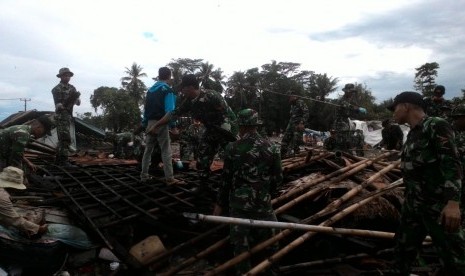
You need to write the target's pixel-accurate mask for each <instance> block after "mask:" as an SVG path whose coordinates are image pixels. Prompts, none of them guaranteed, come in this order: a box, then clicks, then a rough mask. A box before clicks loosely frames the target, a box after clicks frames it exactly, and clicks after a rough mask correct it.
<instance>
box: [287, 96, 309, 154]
mask: <svg viewBox="0 0 465 276" xmlns="http://www.w3.org/2000/svg"><path fill="white" fill-rule="evenodd" d="M289 103H290V104H291V110H290V116H289V117H290V118H289V123H288V124H287V127H286V131H285V132H284V136H283V139H282V140H281V158H284V157H285V156H286V155H287V151H288V149H289V145H292V146H293V150H294V154H297V153H298V152H299V146H300V145H303V144H304V141H303V133H304V130H305V124H306V123H307V121H308V116H309V113H308V107H307V105H306V104H305V103H304V101H303V100H302V99H300V98H299V97H298V95H297V93H296V92H291V93H290V95H289Z"/></svg>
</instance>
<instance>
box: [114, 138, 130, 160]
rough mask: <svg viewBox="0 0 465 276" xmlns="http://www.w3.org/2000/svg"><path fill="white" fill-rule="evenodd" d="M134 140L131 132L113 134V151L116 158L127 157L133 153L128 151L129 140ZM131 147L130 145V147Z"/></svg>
mask: <svg viewBox="0 0 465 276" xmlns="http://www.w3.org/2000/svg"><path fill="white" fill-rule="evenodd" d="M133 141H134V135H133V134H132V133H131V132H122V133H118V134H116V135H115V140H114V153H115V156H116V157H117V158H121V159H124V158H128V157H131V156H132V155H134V152H133V153H129V150H128V149H129V146H128V143H129V142H133ZM131 149H132V147H131Z"/></svg>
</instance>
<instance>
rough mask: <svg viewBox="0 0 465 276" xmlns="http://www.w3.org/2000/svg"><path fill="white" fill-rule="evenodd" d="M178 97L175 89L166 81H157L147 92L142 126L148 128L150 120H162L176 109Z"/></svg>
mask: <svg viewBox="0 0 465 276" xmlns="http://www.w3.org/2000/svg"><path fill="white" fill-rule="evenodd" d="M175 103H176V96H175V95H174V91H173V89H171V87H170V86H169V85H168V84H167V83H166V82H164V81H157V82H156V83H155V84H154V85H153V86H152V87H150V88H149V90H148V91H147V95H146V97H145V109H144V118H143V119H142V126H144V127H147V123H148V121H149V120H160V119H161V118H163V116H165V114H166V113H168V112H171V111H173V110H174V108H175Z"/></svg>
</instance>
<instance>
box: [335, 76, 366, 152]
mask: <svg viewBox="0 0 465 276" xmlns="http://www.w3.org/2000/svg"><path fill="white" fill-rule="evenodd" d="M342 91H344V95H343V96H342V97H341V99H339V102H338V104H339V107H338V108H337V109H336V119H335V120H334V123H333V127H332V128H333V129H335V130H336V131H337V132H338V138H339V139H340V140H341V141H342V142H341V144H344V145H349V146H348V147H346V148H344V149H341V150H344V151H350V149H353V148H355V150H356V152H357V153H358V154H361V155H362V156H363V149H361V148H362V147H363V144H364V143H363V141H364V136H363V133H357V132H356V131H355V127H351V124H350V121H349V117H351V116H352V115H354V114H366V113H367V110H366V109H365V108H363V107H359V106H358V105H357V103H356V96H357V89H356V87H355V85H354V84H353V83H347V84H346V85H345V86H344V88H342ZM343 140H345V141H343Z"/></svg>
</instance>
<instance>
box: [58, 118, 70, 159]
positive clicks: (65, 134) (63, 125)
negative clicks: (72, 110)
mask: <svg viewBox="0 0 465 276" xmlns="http://www.w3.org/2000/svg"><path fill="white" fill-rule="evenodd" d="M71 118H72V117H71V115H70V114H68V113H67V112H60V113H57V114H56V115H55V123H56V128H57V136H58V146H57V152H56V159H55V162H56V163H57V164H60V163H63V162H65V161H67V160H68V155H69V145H70V144H71V135H70V130H69V126H70V124H71Z"/></svg>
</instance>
